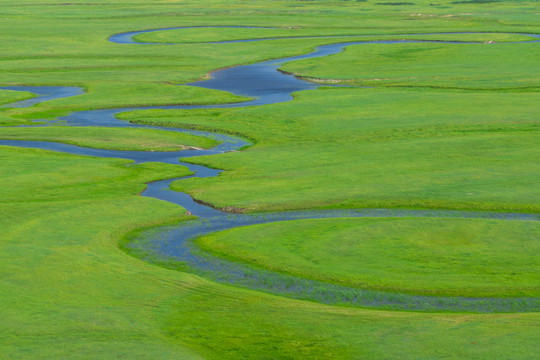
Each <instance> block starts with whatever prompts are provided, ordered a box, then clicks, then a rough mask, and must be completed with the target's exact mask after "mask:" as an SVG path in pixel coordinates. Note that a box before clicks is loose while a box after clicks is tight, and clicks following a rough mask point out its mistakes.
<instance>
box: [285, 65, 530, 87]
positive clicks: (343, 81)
mask: <svg viewBox="0 0 540 360" xmlns="http://www.w3.org/2000/svg"><path fill="white" fill-rule="evenodd" d="M278 71H279V72H281V73H283V74H285V75H292V76H294V77H295V78H297V79H299V80H304V81H309V82H312V83H315V84H321V85H332V84H339V85H347V86H349V87H352V88H355V87H364V88H366V87H368V88H403V89H433V90H465V91H508V92H512V91H537V90H538V89H540V86H535V85H532V86H520V87H506V88H474V87H470V88H467V87H458V86H435V85H405V84H402V85H392V84H384V83H378V84H375V83H374V82H373V80H371V82H366V83H365V84H355V83H354V81H355V79H322V78H317V77H312V76H305V75H298V74H296V73H293V72H289V71H285V70H281V69H278ZM385 80H391V79H385Z"/></svg>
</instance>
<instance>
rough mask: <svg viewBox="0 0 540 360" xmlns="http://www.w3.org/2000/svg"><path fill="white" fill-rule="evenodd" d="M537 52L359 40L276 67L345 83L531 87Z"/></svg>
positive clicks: (535, 77) (511, 47)
mask: <svg viewBox="0 0 540 360" xmlns="http://www.w3.org/2000/svg"><path fill="white" fill-rule="evenodd" d="M539 56H540V49H539V47H538V46H532V47H531V46H530V44H505V45H504V46H503V45H502V44H497V45H494V44H487V45H486V44H484V45H482V46H479V45H476V44H459V45H454V46H448V44H394V45H392V46H387V45H385V44H364V45H356V46H350V47H348V48H347V49H346V51H345V52H343V53H341V54H337V55H334V56H330V57H328V58H325V59H324V60H317V59H308V60H303V61H297V62H294V63H290V64H287V65H285V66H283V67H282V69H283V70H285V71H287V72H291V73H294V74H298V75H300V76H303V77H307V78H315V79H323V80H322V82H324V79H330V80H332V81H333V82H334V83H335V81H336V80H337V81H338V83H343V84H349V85H362V86H381V85H386V86H418V87H421V86H426V87H438V88H440V87H443V88H444V87H446V88H450V87H454V88H462V89H530V88H536V89H537V88H538V84H539V83H540V78H539V77H538V75H536V74H538V73H539V72H540V65H539V64H538V61H537V59H538V57H539ZM448 59H452V61H450V62H449V61H448Z"/></svg>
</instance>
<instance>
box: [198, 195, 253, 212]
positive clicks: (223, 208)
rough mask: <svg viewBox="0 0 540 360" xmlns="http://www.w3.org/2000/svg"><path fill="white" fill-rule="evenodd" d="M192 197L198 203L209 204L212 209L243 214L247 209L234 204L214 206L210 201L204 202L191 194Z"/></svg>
mask: <svg viewBox="0 0 540 360" xmlns="http://www.w3.org/2000/svg"><path fill="white" fill-rule="evenodd" d="M190 196H191V195H190ZM192 199H193V201H195V202H196V203H198V204H201V205H205V206H209V207H211V208H212V209H216V210H219V211H223V212H226V213H231V214H245V213H247V212H248V209H246V208H236V207H234V206H224V207H218V206H216V205H214V204H212V203H209V202H206V201H203V200H199V199H195V198H194V197H193V196H192Z"/></svg>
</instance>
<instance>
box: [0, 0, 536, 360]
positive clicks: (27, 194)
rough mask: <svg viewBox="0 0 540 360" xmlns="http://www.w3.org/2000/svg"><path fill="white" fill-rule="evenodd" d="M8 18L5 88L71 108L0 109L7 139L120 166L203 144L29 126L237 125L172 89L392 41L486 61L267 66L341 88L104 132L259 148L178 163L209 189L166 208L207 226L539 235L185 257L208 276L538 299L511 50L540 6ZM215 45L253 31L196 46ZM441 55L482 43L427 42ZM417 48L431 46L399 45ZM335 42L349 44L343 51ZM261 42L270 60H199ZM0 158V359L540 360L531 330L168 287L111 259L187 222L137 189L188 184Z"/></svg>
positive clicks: (143, 11)
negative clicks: (235, 222) (212, 260)
mask: <svg viewBox="0 0 540 360" xmlns="http://www.w3.org/2000/svg"><path fill="white" fill-rule="evenodd" d="M0 6H1V8H2V16H3V20H2V22H1V23H0V28H1V29H2V31H1V32H0V39H2V40H1V41H2V43H3V47H2V49H1V50H0V53H2V59H1V61H2V67H1V69H0V72H1V75H2V76H1V78H2V80H1V84H0V86H12V85H43V86H47V85H48V86H60V85H62V86H79V87H81V88H82V89H84V91H85V92H84V94H81V95H78V96H72V97H66V98H62V99H56V100H51V101H45V102H42V103H39V104H36V105H34V106H31V107H26V108H11V107H9V103H13V102H17V101H20V100H23V99H28V98H31V97H32V96H34V95H33V94H31V93H29V92H24V91H8V90H0V103H1V104H3V105H4V104H8V105H7V106H4V107H1V108H0V124H1V125H3V126H2V127H0V139H12V140H13V139H15V140H40V141H50V142H64V143H69V144H75V145H80V146H84V147H95V148H106V149H114V150H145V151H171V150H172V151H176V150H179V149H181V148H183V147H197V148H199V147H201V148H209V147H212V146H215V145H216V144H218V143H219V140H216V139H209V138H207V137H203V136H196V135H190V134H184V133H177V132H167V131H163V130H159V129H150V128H146V129H145V128H129V127H124V128H115V127H110V128H107V127H101V126H63V123H62V121H60V122H58V123H54V124H53V126H40V127H30V126H28V125H34V124H36V122H34V121H35V120H38V122H37V123H38V124H43V123H44V122H45V121H46V120H53V119H57V118H58V117H62V116H65V115H68V114H69V113H71V112H73V111H82V110H89V109H112V108H126V107H144V106H151V105H171V104H174V105H176V104H201V105H205V104H206V105H207V104H218V103H221V104H224V103H238V102H240V101H244V100H246V97H242V96H238V95H234V94H231V93H227V92H223V91H218V90H210V89H205V88H201V87H195V86H185V85H184V84H186V83H189V82H193V81H195V80H197V79H202V78H204V77H208V74H209V73H211V72H213V71H215V70H216V69H219V68H225V67H231V66H235V65H239V64H249V63H256V62H260V61H264V60H268V59H278V58H282V57H286V56H292V55H300V54H304V53H308V52H310V51H312V50H313V49H314V48H315V47H317V46H319V45H323V44H330V43H337V42H350V41H365V40H385V41H387V40H389V39H392V40H399V39H402V38H407V39H416V40H418V39H424V40H442V41H449V40H458V41H474V42H479V43H478V44H445V43H442V42H441V43H435V44H434V43H429V44H428V43H409V44H408V43H400V44H362V45H354V46H350V47H347V48H346V50H345V51H344V52H342V53H340V54H336V55H332V56H327V57H323V58H317V59H306V60H300V61H297V62H291V63H288V64H284V65H283V66H282V70H283V71H286V72H292V73H296V74H299V75H300V76H302V77H306V78H308V79H317V81H320V82H322V83H323V84H326V85H332V84H335V82H334V81H335V80H339V82H340V83H343V84H347V85H353V86H352V87H340V88H336V87H330V86H328V87H322V88H319V89H317V90H310V91H301V92H298V93H295V94H294V100H293V101H290V102H284V103H279V104H268V105H262V106H252V107H246V108H241V107H238V108H213V109H146V110H138V111H126V112H124V113H122V114H120V115H119V116H118V117H119V118H121V119H125V120H128V121H130V122H132V123H136V124H148V125H158V126H168V127H181V128H194V129H203V130H210V131H214V132H223V133H229V134H239V135H242V136H244V137H245V138H248V139H250V140H252V142H253V145H252V146H250V147H248V148H245V149H242V150H241V151H233V152H227V153H223V154H213V155H211V156H210V155H207V156H201V157H192V158H190V159H189V162H190V163H196V164H202V165H206V166H209V167H211V168H218V169H224V170H225V171H224V172H222V173H221V174H220V175H219V176H217V177H207V178H192V179H183V180H178V181H176V182H174V183H173V184H172V186H171V187H172V189H173V190H177V191H185V192H187V193H189V194H190V195H192V196H193V197H194V198H195V199H197V200H200V201H204V202H207V203H210V204H212V205H214V206H216V207H219V208H226V209H229V210H237V211H242V212H248V213H253V212H269V211H275V210H279V211H282V210H301V209H332V208H334V209H335V208H338V209H353V208H370V207H382V208H390V209H402V208H408V209H434V210H437V209H460V210H467V211H468V210H481V211H489V212H490V213H494V214H496V213H499V212H522V213H529V214H530V215H531V216H532V218H531V219H529V220H512V221H504V220H492V219H459V218H452V219H450V218H436V219H435V218H424V217H415V218H412V217H403V218H400V219H397V218H392V217H390V218H378V219H374V218H369V217H368V218H358V219H350V218H339V219H319V220H313V219H312V220H297V221H290V222H275V223H272V224H264V225H253V226H248V227H245V228H239V229H232V230H228V231H225V232H220V233H215V234H209V235H207V236H205V237H202V238H200V239H198V240H197V241H196V242H195V245H197V246H201V247H202V249H204V250H205V251H208V252H209V253H213V254H216V255H218V256H221V257H223V258H224V259H229V260H231V259H232V260H233V261H236V262H241V263H246V264H251V265H255V266H258V267H261V268H265V269H270V270H272V271H275V272H277V273H284V274H292V275H295V276H298V277H301V278H302V277H304V278H310V279H316V280H321V281H325V282H328V283H329V284H346V285H353V286H359V287H367V288H374V289H383V290H384V289H387V290H388V289H391V290H392V291H398V292H399V291H402V292H404V293H408V294H445V295H451V296H453V295H465V296H487V297H494V298H495V297H505V296H506V297H518V296H519V297H528V298H531V299H533V298H538V291H539V289H540V283H539V278H538V273H539V268H540V263H539V259H538V256H537V255H536V254H537V253H538V240H539V236H538V235H539V234H538V232H539V229H538V221H537V219H536V220H535V218H534V217H535V216H536V215H537V214H538V213H539V212H540V211H539V210H540V209H539V204H540V193H539V191H538V186H537V179H538V176H539V173H540V168H539V164H540V162H539V161H538V160H539V158H540V153H539V149H540V147H539V145H540V143H539V139H540V138H539V136H538V121H537V120H538V119H537V118H538V116H537V114H538V106H537V104H538V100H539V96H538V86H539V79H538V75H537V74H538V60H537V58H538V56H537V55H538V54H539V46H540V43H534V42H530V43H512V42H514V41H530V40H531V39H533V40H534V38H531V37H528V36H526V35H522V34H540V26H539V25H538V19H537V18H538V13H539V12H540V8H539V7H538V4H537V2H534V1H497V2H485V1H470V2H454V3H444V4H434V3H431V2H429V1H424V0H419V1H415V2H414V3H409V2H406V3H405V2H400V3H384V2H383V3H381V2H375V1H371V0H368V1H356V2H355V1H341V0H339V1H338V0H317V1H271V2H268V1H251V2H249V3H246V2H244V1H235V0H210V1H206V2H205V4H204V7H201V5H200V3H196V2H187V1H156V2H148V1H142V0H120V1H116V2H114V3H113V2H93V1H75V2H70V3H65V2H61V1H59V0H58V1H57V0H47V1H45V0H43V1H42V0H37V1H36V0H22V1H20V2H18V3H17V4H14V3H13V2H10V1H7V0H0ZM216 25H219V26H226V25H233V26H255V27H267V28H268V29H262V28H259V29H241V28H236V29H233V28H226V29H225V28H221V29H216V28H211V27H212V26H216ZM179 26H196V27H200V26H209V27H208V28H204V27H200V28H191V29H178V30H171V31H159V32H152V33H145V34H140V35H137V36H136V38H135V39H136V40H137V41H141V42H146V43H148V42H150V43H155V42H163V43H175V45H172V46H170V45H148V44H114V43H112V42H110V41H107V39H108V38H109V37H110V36H111V35H113V34H116V33H120V32H128V31H136V30H144V29H158V28H167V27H179ZM274 28H275V29H274ZM451 32H458V33H462V32H473V33H474V34H445V35H436V34H435V33H451ZM425 33H430V34H432V35H411V36H404V35H403V34H425ZM480 33H481V34H480ZM340 35H346V36H347V37H346V38H345V37H344V38H339V37H337V38H336V37H335V36H340ZM310 36H312V37H310ZM313 36H316V37H313ZM318 36H325V37H318ZM273 37H285V38H283V39H278V40H265V41H255V42H235V43H222V44H212V43H211V42H216V41H228V40H239V39H252V38H273ZM286 37H296V38H286ZM396 37H397V38H396ZM483 42H495V43H494V44H492V43H490V44H483ZM374 79H380V80H374ZM358 85H360V86H358ZM363 86H369V88H364V87H363ZM15 125H26V126H25V127H15ZM0 158H1V161H2V170H1V171H2V176H1V177H0V183H1V185H2V186H0V199H1V200H0V228H1V229H2V234H1V236H0V248H1V249H2V251H1V253H0V254H1V255H0V257H1V261H0V275H1V276H0V288H1V289H2V297H1V300H0V304H1V305H2V306H1V310H0V312H1V318H2V322H1V325H0V334H1V339H0V357H5V358H9V359H27V358H43V359H45V358H51V359H52V358H73V359H77V358H81V359H82V358H97V357H99V358H120V357H122V358H143V357H144V358H154V359H157V358H159V359H169V358H170V359H201V358H207V359H238V358H245V359H262V358H268V359H305V358H310V359H358V358H366V359H391V358H403V359H418V358H429V359H454V358H463V359H507V358H513V359H531V358H534V357H535V356H537V354H538V350H539V348H538V336H537V334H538V331H539V326H538V324H539V323H540V315H539V313H538V312H533V311H525V312H520V313H504V314H503V313H495V312H493V313H485V314H479V313H459V312H446V313H437V312H427V311H424V312H408V311H388V310H377V309H371V308H362V307H351V306H331V305H325V304H321V303H317V302H314V301H305V300H295V299H291V298H287V297H283V296H276V295H272V294H267V293H264V292H260V291H254V290H250V289H244V288H239V287H235V286H230V285H224V284H220V283H219V282H216V281H214V279H212V278H204V277H203V276H199V275H196V274H193V273H190V272H188V271H185V270H186V269H185V268H184V267H183V266H177V267H176V269H174V270H171V269H167V268H164V267H163V266H161V267H160V266H155V265H154V264H152V261H144V260H145V259H144V258H143V259H139V258H136V257H133V256H130V255H128V254H126V252H125V251H123V250H122V248H124V247H126V243H127V242H129V241H132V240H134V239H135V238H136V235H137V234H140V233H141V229H157V228H158V226H160V225H164V224H180V225H181V224H183V223H185V222H186V221H187V220H190V219H193V215H190V214H189V213H187V212H186V210H185V209H183V208H181V207H179V206H178V205H175V204H172V203H169V202H166V201H160V200H157V199H154V198H151V197H142V196H138V194H140V193H141V192H142V191H143V190H144V189H145V188H147V186H148V185H147V183H149V182H152V181H156V180H161V179H172V178H179V177H183V176H187V175H190V174H191V173H192V171H190V170H189V169H188V168H187V167H185V166H182V165H173V164H165V163H158V162H147V163H141V164H134V163H133V161H131V160H126V159H115V158H112V159H111V158H102V157H91V156H81V155H71V154H66V153H60V152H54V151H48V150H40V149H27V148H19V147H16V146H6V145H0ZM186 161H187V160H186ZM146 260H154V261H157V262H159V261H160V259H146ZM161 265H163V263H162V264H161Z"/></svg>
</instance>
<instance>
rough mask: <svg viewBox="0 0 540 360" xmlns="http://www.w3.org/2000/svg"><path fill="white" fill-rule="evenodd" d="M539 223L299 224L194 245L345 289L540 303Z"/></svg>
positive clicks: (253, 229) (208, 238)
mask: <svg viewBox="0 0 540 360" xmlns="http://www.w3.org/2000/svg"><path fill="white" fill-rule="evenodd" d="M539 238H540V225H539V224H538V223H537V222H535V221H532V222H531V221H500V220H498V221H497V220H477V219H475V220H473V219H436V218H435V219H429V218H418V219H415V218H405V219H404V218H384V219H378V218H360V219H353V218H345V219H317V220H297V221H287V222H280V223H273V224H266V225H256V226H248V227H243V228H238V229H233V230H227V231H223V232H220V233H215V234H210V235H206V236H203V237H201V238H199V239H197V241H196V244H197V245H198V246H200V247H201V248H202V249H204V250H207V251H210V252H211V253H213V254H216V255H218V256H224V257H226V258H228V259H231V260H233V261H239V262H245V263H248V264H251V265H256V266H259V267H264V268H266V269H270V270H273V271H278V272H284V273H287V274H291V275H296V276H301V277H307V278H311V279H316V280H322V281H327V282H332V283H337V284H342V285H347V286H353V287H361V288H372V289H378V290H387V291H392V292H407V293H416V294H431V295H435V294H436V295H455V296H471V297H477V296H501V297H512V296H538V295H539V294H540V289H539V288H538V282H539V281H540V257H539V256H538V253H539V250H540V249H539V248H538V247H539V246H540V244H539V242H538V239H539Z"/></svg>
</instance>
